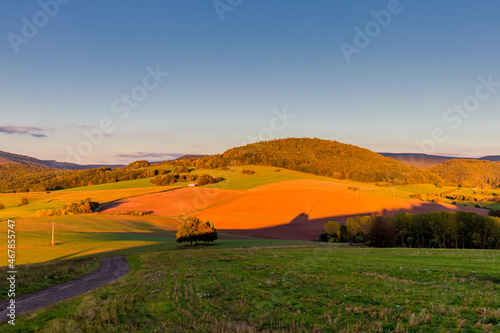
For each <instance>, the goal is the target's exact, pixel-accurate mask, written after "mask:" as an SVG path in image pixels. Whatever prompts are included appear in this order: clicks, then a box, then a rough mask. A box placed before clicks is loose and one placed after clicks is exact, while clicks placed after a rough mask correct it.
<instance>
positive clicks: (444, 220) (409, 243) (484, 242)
mask: <svg viewBox="0 0 500 333" xmlns="http://www.w3.org/2000/svg"><path fill="white" fill-rule="evenodd" d="M499 216H500V212H499V211H490V215H489V216H483V215H479V214H476V213H473V212H429V213H425V214H412V213H398V214H396V215H394V216H392V217H391V216H378V215H374V216H357V217H355V218H349V219H347V221H346V223H345V225H343V226H340V225H339V224H338V223H336V222H333V221H329V222H328V223H327V224H326V225H325V233H324V234H321V235H320V238H319V240H320V241H331V242H356V243H364V244H366V245H368V246H374V247H394V246H402V247H436V248H457V249H458V248H463V249H500V217H499Z"/></svg>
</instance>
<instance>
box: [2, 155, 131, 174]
mask: <svg viewBox="0 0 500 333" xmlns="http://www.w3.org/2000/svg"><path fill="white" fill-rule="evenodd" d="M7 163H20V164H27V165H33V166H37V167H45V168H52V169H60V170H85V169H94V168H101V167H110V168H112V169H115V168H122V167H124V165H107V164H96V165H95V164H93V165H80V164H74V163H66V162H57V161H54V160H39V159H37V158H34V157H30V156H26V155H19V154H13V153H8V152H5V151H1V150H0V164H7Z"/></svg>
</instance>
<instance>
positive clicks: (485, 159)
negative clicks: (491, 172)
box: [478, 155, 500, 162]
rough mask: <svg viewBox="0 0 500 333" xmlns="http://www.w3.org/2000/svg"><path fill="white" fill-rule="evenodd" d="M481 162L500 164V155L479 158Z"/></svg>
mask: <svg viewBox="0 0 500 333" xmlns="http://www.w3.org/2000/svg"><path fill="white" fill-rule="evenodd" d="M478 159H479V160H484V161H491V162H499V161H500V155H490V156H485V157H481V158H478Z"/></svg>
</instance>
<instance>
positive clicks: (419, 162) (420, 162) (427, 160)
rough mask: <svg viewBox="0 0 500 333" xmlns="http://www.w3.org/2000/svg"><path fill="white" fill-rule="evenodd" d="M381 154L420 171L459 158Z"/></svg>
mask: <svg viewBox="0 0 500 333" xmlns="http://www.w3.org/2000/svg"><path fill="white" fill-rule="evenodd" d="M379 154H380V155H382V156H385V157H389V158H392V159H393V160H396V161H399V162H401V163H404V164H407V165H411V166H413V167H416V168H420V169H427V168H431V167H433V166H436V165H438V164H442V163H445V162H447V161H450V160H453V159H456V158H458V157H450V156H434V155H427V154H412V153H379Z"/></svg>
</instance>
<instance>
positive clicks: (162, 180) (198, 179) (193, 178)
mask: <svg viewBox="0 0 500 333" xmlns="http://www.w3.org/2000/svg"><path fill="white" fill-rule="evenodd" d="M220 181H222V178H220V177H212V176H210V175H207V174H203V175H197V174H189V173H176V172H175V173H170V174H167V175H161V176H156V177H154V178H153V179H151V183H152V184H155V185H163V186H166V185H173V184H176V183H185V182H194V183H195V184H196V185H197V186H203V185H208V184H214V183H218V182H220Z"/></svg>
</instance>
